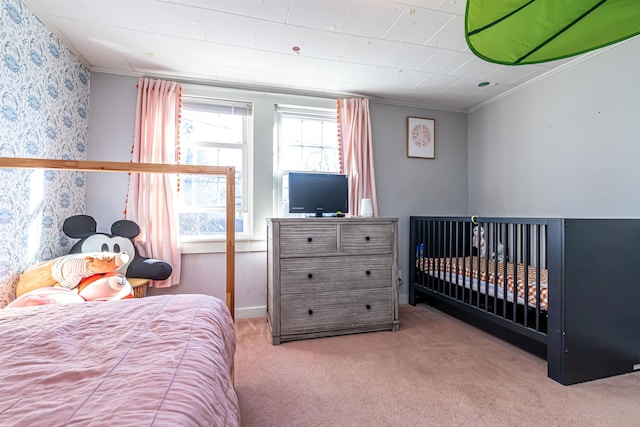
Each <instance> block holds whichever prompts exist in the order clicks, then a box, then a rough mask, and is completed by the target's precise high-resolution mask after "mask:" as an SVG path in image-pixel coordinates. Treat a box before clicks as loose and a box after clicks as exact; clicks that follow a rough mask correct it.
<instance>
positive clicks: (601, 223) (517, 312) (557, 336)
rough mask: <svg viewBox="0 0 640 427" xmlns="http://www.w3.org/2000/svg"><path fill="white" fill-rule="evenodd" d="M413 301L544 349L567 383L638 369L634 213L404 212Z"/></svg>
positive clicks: (638, 245)
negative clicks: (580, 216) (539, 215)
mask: <svg viewBox="0 0 640 427" xmlns="http://www.w3.org/2000/svg"><path fill="white" fill-rule="evenodd" d="M409 255H410V262H409V272H410V274H409V303H410V304H411V305H416V304H418V303H426V304H429V305H431V306H433V307H435V308H438V309H440V310H443V311H445V312H447V313H449V314H451V315H454V316H456V317H458V318H460V319H462V320H464V321H466V322H468V323H470V324H473V325H475V326H477V327H480V328H482V329H484V330H486V331H488V332H490V333H492V334H494V335H496V336H499V337H500V338H503V339H505V340H507V341H509V342H511V343H513V344H515V345H517V346H519V347H521V348H523V349H525V350H527V351H530V352H532V353H534V354H537V355H539V356H541V357H543V358H546V360H547V364H548V376H549V377H550V378H552V379H554V380H555V381H558V382H559V383H561V384H565V385H569V384H575V383H580V382H584V381H589V380H594V379H598V378H604V377H608V376H612V375H618V374H624V373H629V372H632V371H635V370H640V328H639V327H638V326H637V325H639V324H640V220H637V219H567V218H491V217H472V218H468V217H426V216H412V217H411V218H410V247H409Z"/></svg>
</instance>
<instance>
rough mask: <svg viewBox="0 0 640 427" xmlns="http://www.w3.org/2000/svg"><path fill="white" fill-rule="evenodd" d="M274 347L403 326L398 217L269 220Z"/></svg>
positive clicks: (269, 307) (269, 287) (269, 312)
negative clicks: (398, 288) (305, 340)
mask: <svg viewBox="0 0 640 427" xmlns="http://www.w3.org/2000/svg"><path fill="white" fill-rule="evenodd" d="M267 237H268V241H267V319H268V321H269V326H270V327H271V335H272V336H273V344H280V343H281V342H285V341H293V340H299V339H306V338H316V337H325V336H331V335H343V334H352V333H357V332H371V331H381V330H392V331H396V330H398V323H399V322H398V293H397V270H396V269H397V246H398V220H397V218H270V219H267Z"/></svg>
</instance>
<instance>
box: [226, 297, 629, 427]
mask: <svg viewBox="0 0 640 427" xmlns="http://www.w3.org/2000/svg"><path fill="white" fill-rule="evenodd" d="M237 331H238V349H237V353H236V359H235V363H236V368H235V381H236V390H237V392H238V398H239V400H240V407H241V416H242V425H243V426H246V427H250V426H261V427H269V426H540V425H545V426H640V372H638V373H632V374H627V375H622V376H617V377H613V378H607V379H603V380H597V381H591V382H588V383H583V384H577V385H573V386H569V387H566V386H563V385H560V384H558V383H556V382H555V381H553V380H551V379H549V378H547V366H546V362H545V361H544V360H542V359H539V358H537V357H536V356H533V355H531V354H529V353H526V352H524V351H522V350H520V349H518V348H516V347H514V346H512V345H510V344H508V343H506V342H504V341H501V340H500V339H497V338H495V337H493V336H491V335H489V334H486V333H484V332H482V331H479V330H478V329H475V328H474V327H472V326H469V325H467V324H465V323H463V322H461V321H459V320H457V319H455V318H452V317H450V316H448V315H446V314H444V313H442V312H439V311H437V310H435V309H433V308H430V307H428V306H426V305H418V306H417V307H412V306H409V305H401V306H400V330H399V331H398V332H374V333H366V334H357V335H348V336H339V337H331V338H319V339H312V340H305V341H296V342H289V343H284V344H281V345H279V346H273V345H272V344H271V336H270V334H269V331H268V326H267V324H266V322H265V320H264V319H241V320H238V321H237Z"/></svg>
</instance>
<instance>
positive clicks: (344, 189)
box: [289, 172, 349, 216]
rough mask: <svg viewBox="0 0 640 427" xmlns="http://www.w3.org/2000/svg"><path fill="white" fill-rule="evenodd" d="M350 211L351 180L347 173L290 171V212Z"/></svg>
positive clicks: (323, 212)
mask: <svg viewBox="0 0 640 427" xmlns="http://www.w3.org/2000/svg"><path fill="white" fill-rule="evenodd" d="M337 212H342V213H343V214H344V213H347V212H349V180H348V178H347V176H346V175H337V174H328V173H311V172H308V173H304V172H290V173H289V213H303V214H315V216H323V215H327V214H329V215H332V214H335V213H337Z"/></svg>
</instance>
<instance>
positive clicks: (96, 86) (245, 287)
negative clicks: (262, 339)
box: [87, 72, 467, 317]
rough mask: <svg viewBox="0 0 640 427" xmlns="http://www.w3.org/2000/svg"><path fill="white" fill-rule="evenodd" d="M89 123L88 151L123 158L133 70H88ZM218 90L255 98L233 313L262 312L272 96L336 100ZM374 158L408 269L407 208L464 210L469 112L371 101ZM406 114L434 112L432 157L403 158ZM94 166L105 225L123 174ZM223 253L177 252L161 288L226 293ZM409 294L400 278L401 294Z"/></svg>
mask: <svg viewBox="0 0 640 427" xmlns="http://www.w3.org/2000/svg"><path fill="white" fill-rule="evenodd" d="M91 79H92V80H91V91H92V92H91V105H90V110H91V123H90V126H89V140H90V141H91V143H90V145H89V150H88V158H90V159H96V160H97V159H100V160H112V161H129V160H130V155H131V154H130V151H131V144H132V141H133V127H134V116H135V98H136V89H135V85H136V84H137V81H138V78H137V77H130V76H117V75H110V74H104V73H97V72H94V73H93V74H92V76H91ZM209 90H210V91H212V93H213V94H216V96H223V97H224V96H226V97H229V98H231V99H242V100H250V101H254V102H255V104H254V108H255V117H256V119H255V124H254V129H255V130H254V134H255V136H256V140H255V143H254V147H253V159H254V160H253V172H254V177H253V187H254V188H253V204H254V210H253V220H254V235H253V237H252V239H251V241H250V242H243V241H238V242H237V243H236V248H237V254H236V256H237V259H236V307H237V308H236V313H237V316H238V317H248V316H261V315H263V314H264V310H265V307H266V276H267V272H266V267H267V266H266V252H265V249H266V246H265V244H266V243H265V239H266V230H265V218H267V217H269V216H271V215H272V212H273V200H272V193H273V191H272V176H273V162H272V153H273V141H272V140H273V106H274V104H276V103H287V104H297V105H316V106H326V107H333V106H335V100H332V99H315V98H312V97H303V96H292V95H283V94H268V93H258V92H249V91H240V90H233V89H224V88H213V87H210V88H209ZM370 109H371V121H372V132H373V145H374V162H375V169H376V180H377V190H378V201H379V210H380V215H381V216H388V217H398V218H399V219H400V221H399V239H400V241H399V268H400V270H402V273H403V279H404V280H405V281H406V280H407V276H408V274H407V273H408V270H407V268H408V265H407V262H408V261H407V259H408V248H407V246H408V234H409V232H408V228H409V216H410V215H444V214H455V215H464V214H466V212H467V175H466V167H467V157H466V150H467V147H466V144H467V134H466V130H467V115H466V114H465V113H453V112H446V111H438V110H429V109H421V108H414V107H404V106H397V105H389V104H381V103H375V102H372V103H371V105H370ZM407 116H415V117H425V118H433V119H435V120H436V159H435V160H424V159H413V158H412V159H409V158H407V155H406V119H407ZM105 175H106V174H98V173H92V174H90V175H89V177H88V195H87V212H88V213H89V214H90V215H92V216H94V218H96V220H97V222H98V228H99V231H106V232H108V231H109V228H110V226H111V223H112V222H113V221H115V220H117V219H121V218H122V211H123V209H124V200H125V196H126V186H127V178H126V175H124V174H123V176H121V177H117V179H114V178H112V174H108V176H105ZM224 266H225V264H224V256H223V254H222V253H191V254H185V255H183V269H182V278H181V284H180V285H179V286H177V287H175V288H170V289H150V290H149V295H154V294H160V293H179V292H180V293H206V294H210V295H215V296H218V297H220V298H223V297H224V269H225V268H224ZM407 300H408V290H407V287H406V286H402V287H401V288H400V301H401V302H406V301H407Z"/></svg>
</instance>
